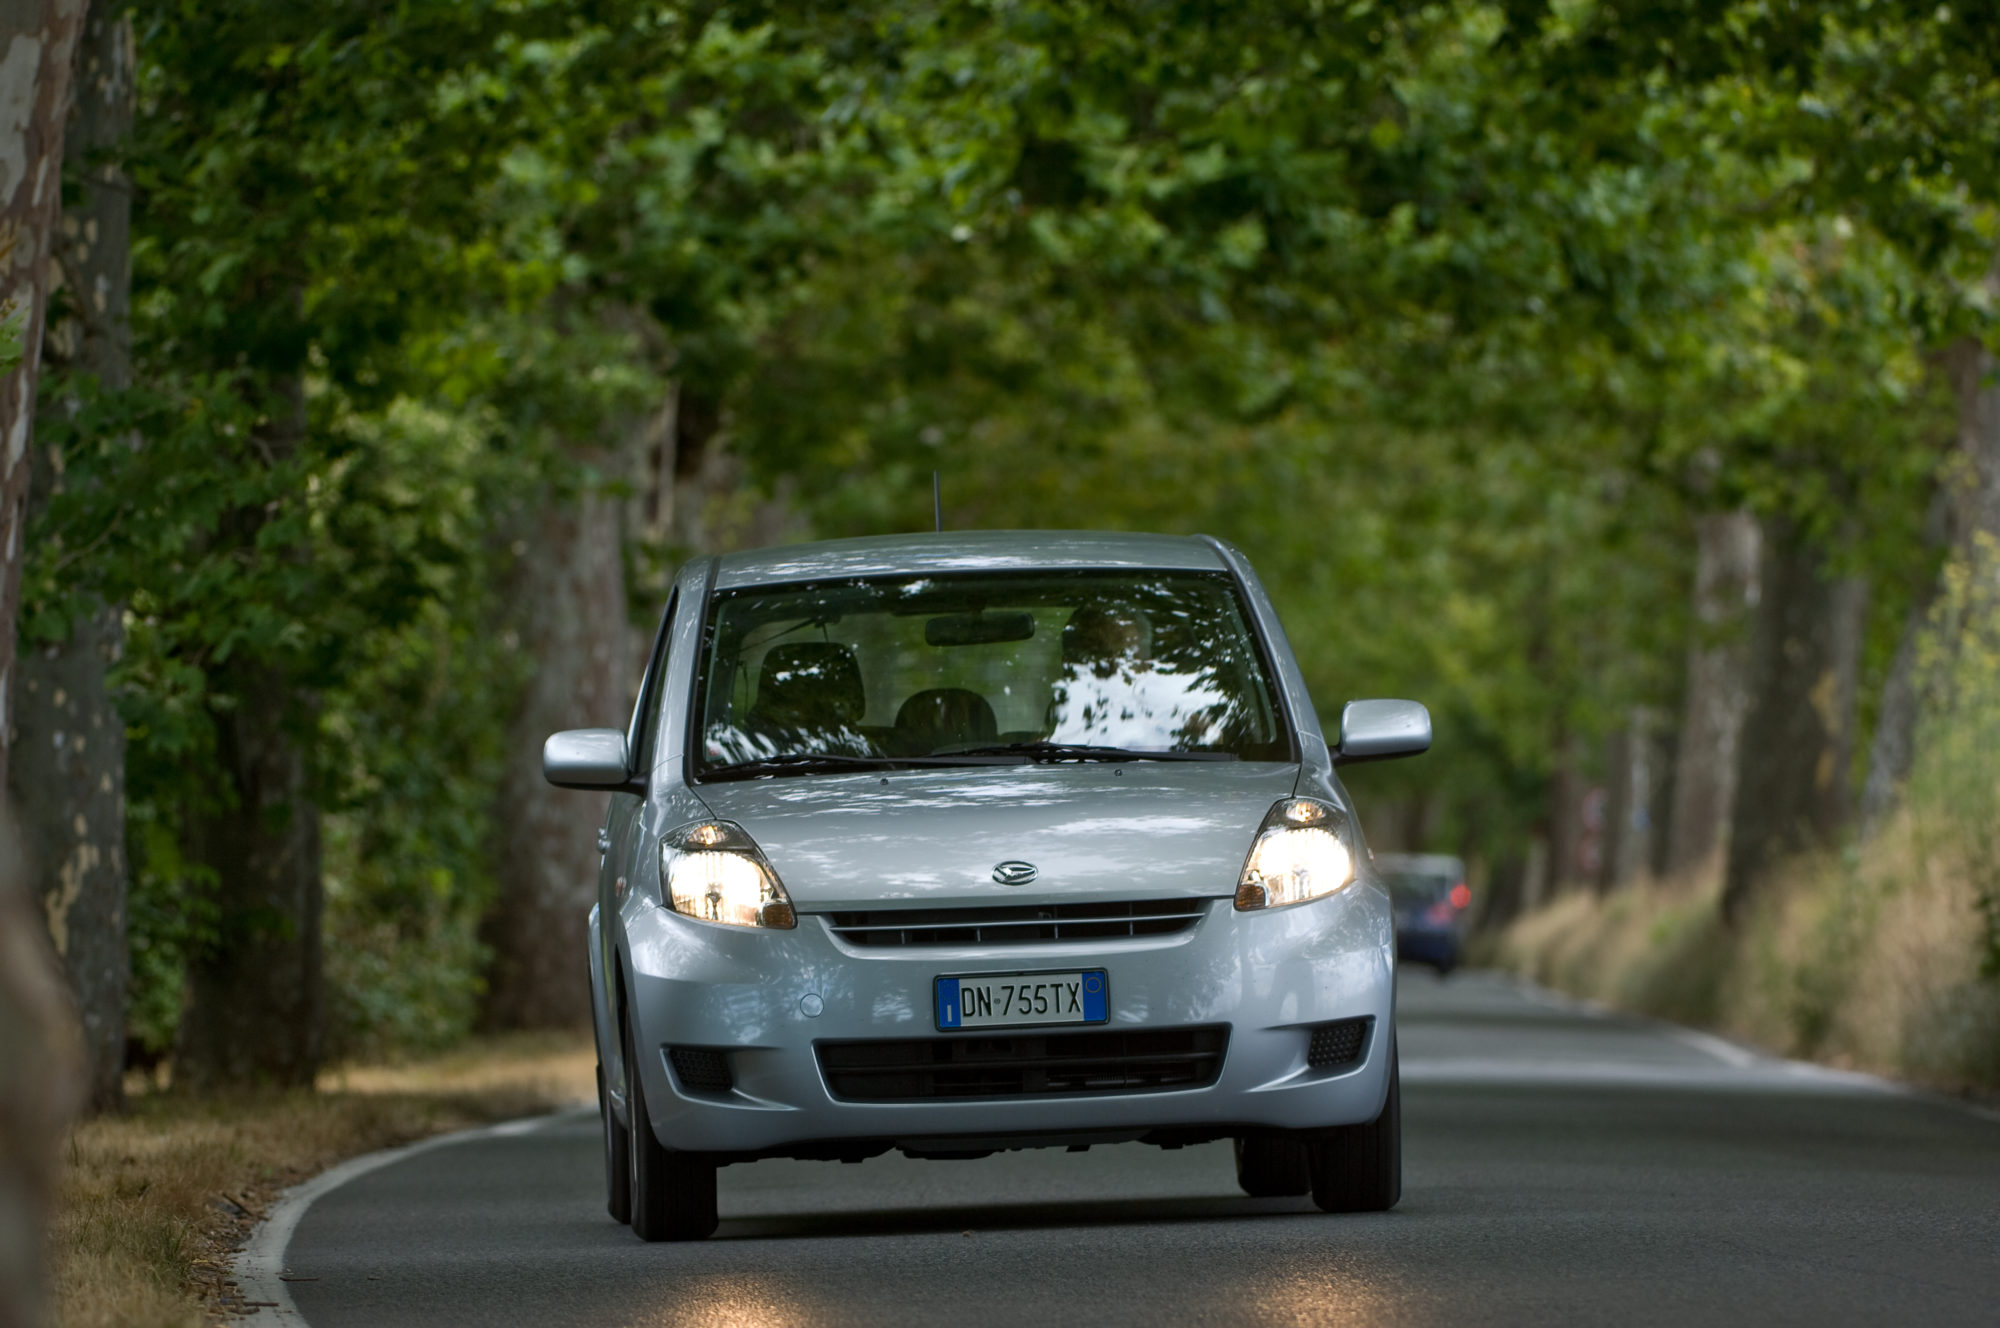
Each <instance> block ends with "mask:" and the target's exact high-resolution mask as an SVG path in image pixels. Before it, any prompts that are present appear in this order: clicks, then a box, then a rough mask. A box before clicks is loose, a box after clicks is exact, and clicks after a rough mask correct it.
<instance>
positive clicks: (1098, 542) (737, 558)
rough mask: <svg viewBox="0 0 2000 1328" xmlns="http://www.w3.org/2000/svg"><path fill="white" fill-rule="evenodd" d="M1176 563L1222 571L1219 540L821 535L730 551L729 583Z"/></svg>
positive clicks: (1033, 534) (1014, 533)
mask: <svg viewBox="0 0 2000 1328" xmlns="http://www.w3.org/2000/svg"><path fill="white" fill-rule="evenodd" d="M1043 567H1047V568H1077V567H1106V568H1135V569H1136V568H1172V569H1190V570H1200V571H1216V572H1219V571H1224V570H1227V567H1228V564H1227V563H1225V562H1224V561H1223V559H1222V555H1221V553H1220V552H1219V551H1218V550H1217V549H1216V547H1215V545H1213V544H1211V543H1209V542H1208V541H1207V540H1205V539H1203V538H1202V537H1200V536H1198V535H1136V534H1129V533H1126V532H1122V531H1097V530H948V531H942V532H931V531H925V532H923V533H921V534H914V535H871V536H868V537H867V538H864V539H841V540H820V541H818V542H816V543H812V544H787V545H782V546H779V547H777V548H770V549H752V550H749V551H747V552H744V553H730V554H724V555H723V556H722V559H721V566H720V567H719V568H718V569H717V572H716V584H717V585H718V586H720V587H724V588H732V587H739V586H756V585H772V584H776V583H779V582H785V581H821V580H834V579H844V578H847V577H863V576H893V575H896V574H898V573H904V572H917V573H923V572H993V571H1013V570H1031V569H1034V568H1043Z"/></svg>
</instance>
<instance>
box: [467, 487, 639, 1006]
mask: <svg viewBox="0 0 2000 1328" xmlns="http://www.w3.org/2000/svg"><path fill="white" fill-rule="evenodd" d="M619 506H620V504H619V503H618V502H617V501H615V500H613V499H610V498H606V497H603V496H601V495H595V494H593V495H588V496H586V497H584V498H582V499H581V500H578V501H573V502H565V503H558V504H551V505H550V506H548V507H546V508H545V509H543V510H542V511H541V512H539V513H538V514H536V517H535V519H534V523H533V526H532V529H531V530H530V532H529V533H528V535H527V536H526V537H525V538H524V539H523V540H522V542H521V543H520V544H519V545H517V547H519V548H523V549H524V550H525V552H524V553H523V554H522V556H521V557H520V559H519V561H518V563H517V565H516V567H515V569H514V574H513V585H512V587H511V593H510V594H509V595H508V597H507V602H508V603H509V605H510V606H511V608H512V622H511V624H510V629H511V630H512V631H513V632H515V633H516V634H517V635H518V636H519V639H520V642H521V647H522V649H523V651H524V652H525V654H526V655H527V657H528V658H529V659H531V660H533V661H534V673H533V675H532V677H531V678H530V679H529V682H528V686H527V690H526V692H525V693H524V695H523V696H522V698H521V704H520V707H519V709H518V710H517V711H516V712H515V714H514V716H513V718H512V720H511V722H510V724H509V729H508V751H509V753H510V759H509V760H508V762H507V768H506V773H505V774H504V775H503V776H502V778H501V786H500V790H499V795H498V803H497V806H496V809H495V811H496V815H495V818H494V821H495V826H496V828H497V831H498V837H499V859H498V862H497V864H496V865H497V869H498V870H497V876H498V881H499V898H498V899H497V900H496V902H495V904H494V906H493V909H492V911H491V912H490V913H489V914H488V916H487V920H486V925H485V927H484V928H483V929H482V932H483V937H484V939H485V941H486V943H487V944H488V945H490V946H491V947H492V949H493V967H492V971H491V975H490V980H489V984H488V989H487V1000H486V1008H485V1011H484V1014H483V1022H484V1023H485V1024H486V1025H487V1026H489V1027H494V1028H551V1027H567V1026H573V1025H576V1024H579V1023H582V1022H583V1021H585V1020H586V1019H588V1018H589V1007H588V1006H587V1005H586V1004H585V1001H584V981H583V972H584V960H585V953H586V951H585V936H584V927H585V922H586V919H587V917H588V915H589V913H590V905H591V902H592V901H593V900H594V899H595V898H596V894H597V868H598V855H597V827H598V825H599V823H600V822H601V821H602V818H603V812H604V804H603V800H602V799H601V798H597V797H589V796H585V795H581V794H577V793H562V792H558V791H556V790H554V789H551V788H550V787H549V786H548V785H547V784H546V783H545V782H543V780H542V742H543V740H544V739H546V738H547V737H548V736H549V734H551V733H553V732H555V731H556V730H558V729H567V728H580V727H593V726H604V727H623V726H624V723H625V720H626V718H627V716H628V715H629V713H630V710H631V706H632V690H633V686H632V684H633V678H632V677H631V676H629V675H630V672H631V668H630V662H631V660H632V659H633V658H634V652H633V648H632V646H631V645H630V643H629V637H630V635H631V631H630V628H629V626H628V624H627V618H626V596H625V561H624V548H623V540H622V538H621V531H620V521H619Z"/></svg>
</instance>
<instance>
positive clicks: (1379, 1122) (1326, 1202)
mask: <svg viewBox="0 0 2000 1328" xmlns="http://www.w3.org/2000/svg"><path fill="white" fill-rule="evenodd" d="M1312 1196H1313V1202H1314V1203H1315V1204H1317V1205H1318V1206H1319V1207H1320V1209H1321V1210H1322V1211H1324V1212H1328V1213H1386V1212H1388V1211H1389V1210H1390V1209H1391V1208H1394V1207H1395V1206H1396V1201H1397V1200H1398V1199H1400V1198H1402V1197H1403V1089H1402V1068H1401V1065H1400V1063H1399V1061H1398V1059H1397V1056H1396V1044H1395V1043H1394V1042H1391V1043H1390V1044H1389V1096H1388V1099H1387V1100H1386V1101H1384V1102H1383V1103H1382V1113H1381V1114H1380V1115H1379V1116H1377V1117H1376V1118H1375V1119H1374V1120H1372V1121H1369V1122H1367V1123H1366V1124H1363V1125H1344V1126H1342V1127H1341V1128H1340V1129H1337V1130H1334V1131H1331V1132H1330V1133H1328V1134H1327V1135H1326V1136H1325V1137H1324V1138H1322V1139H1320V1140H1319V1141H1318V1142H1317V1143H1315V1144H1314V1145H1313V1148H1312Z"/></svg>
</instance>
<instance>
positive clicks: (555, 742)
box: [542, 729, 635, 792]
mask: <svg viewBox="0 0 2000 1328" xmlns="http://www.w3.org/2000/svg"><path fill="white" fill-rule="evenodd" d="M542 778H544V779H546V780H548V781H549V783H551V784H554V785H555V786H556V787H557V788H568V789H623V790H625V791H627V792H632V791H635V790H634V789H633V787H632V786H633V780H632V777H631V775H630V774H628V773H627V771H626V761H625V735H624V734H623V733H621V732H619V731H618V730H617V729H564V730H563V731H562V732H561V733H551V734H550V735H549V739H548V741H547V742H545V743H543V744H542Z"/></svg>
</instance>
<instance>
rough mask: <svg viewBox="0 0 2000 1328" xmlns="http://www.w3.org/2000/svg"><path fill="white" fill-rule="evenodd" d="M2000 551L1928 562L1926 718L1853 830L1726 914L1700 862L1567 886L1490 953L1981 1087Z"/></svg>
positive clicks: (1999, 969)
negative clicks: (1869, 823) (1697, 867)
mask: <svg viewBox="0 0 2000 1328" xmlns="http://www.w3.org/2000/svg"><path fill="white" fill-rule="evenodd" d="M1996 570H2000V559H1996V558H1995V557H1994V549H1993V547H1992V546H1990V545H1987V546H1984V547H1983V548H1982V550H1981V552H1980V556H1979V558H1978V560H1977V561H1976V562H1974V563H1972V564H1954V565H1953V566H1951V567H1950V568H1948V569H1947V572H1946V575H1945V578H1944V591H1943V594H1942V596H1941V598H1940V600H1939V603H1938V604H1937V606H1936V607H1935V609H1934V610H1933V612H1932V615H1931V621H1930V626H1929V628H1928V630H1927V631H1926V632H1925V633H1924V634H1923V635H1922V636H1921V637H1920V639H1919V643H1918V649H1919V672H1920V679H1919V686H1920V688H1921V689H1922V691H1923V692H1924V694H1925V695H1926V698H1927V700H1928V701H1929V713H1930V718H1929V719H1928V721H1927V722H1926V724H1925V727H1924V731H1923V735H1922V737H1923V742H1922V746H1921V748H1920V754H1919V756H1918V758H1917V761H1916V765H1915V768H1914V770H1913V771H1912V774H1911V777H1910V781H1909V784H1908V786H1907V788H1906V790H1905V794H1904V797H1903V799H1902V801H1901V803H1900V804H1899V805H1898V806H1897V808H1896V809H1895V810H1894V811H1893V812H1891V813H1890V814H1889V815H1888V816H1887V817H1886V819H1885V820H1884V822H1883V823H1881V824H1879V825H1876V826H1873V827H1871V828H1870V829H1871V833H1869V834H1868V835H1867V836H1866V837H1865V838H1861V839H1858V840H1854V841H1849V842H1847V843H1845V844H1843V845H1841V846H1839V847H1837V848H1832V849H1827V850H1824V851H1821V852H1818V853H1814V854H1809V855H1803V856H1800V857H1797V858H1794V859H1792V860H1790V861H1789V862H1787V863H1786V864H1785V865H1784V866H1783V867H1782V868H1781V869H1779V870H1778V871H1777V872H1776V873H1775V874H1774V877H1773V879H1772V880H1771V882H1770V883H1769V886H1768V887H1767V888H1766V889H1765V890H1764V891H1763V892H1762V893H1761V895H1760V896H1759V898H1758V899H1757V900H1756V902H1755V903H1754V904H1753V905H1752V906H1751V907H1750V908H1749V909H1748V910H1747V912H1746V913H1745V914H1744V916H1742V917H1741V919H1740V920H1739V921H1738V922H1737V924H1736V925H1734V926H1732V925H1729V924H1728V923H1726V922H1725V920H1724V918H1725V915H1724V910H1723V888H1722V886H1723V882H1722V879H1721V876H1720V874H1719V873H1718V872H1708V873H1699V872H1697V873H1691V874H1689V875H1688V876H1684V877H1681V878H1676V879H1665V880H1662V879H1657V878H1651V877H1648V878H1646V879H1643V880H1641V881H1637V882H1633V883H1630V884H1627V885H1624V886H1622V887H1621V888H1617V889H1614V890H1611V891H1608V892H1603V893H1600V892H1597V891H1594V890H1578V891H1573V892H1571V893H1568V894H1566V895H1564V896H1562V897H1561V898H1559V899H1557V900H1556V901H1554V902H1553V903H1551V904H1549V905H1548V906H1546V907H1543V908H1540V909H1537V910H1535V911H1532V912H1530V913H1528V914H1526V915H1524V916H1522V917H1520V918H1518V919H1516V920H1515V921H1514V922H1513V923H1512V924H1511V925H1509V926H1508V927H1506V928H1505V929H1504V930H1503V931H1500V932H1498V933H1496V934H1494V935H1492V936H1490V937H1488V938H1486V939H1485V941H1484V942H1483V943H1482V947H1481V948H1482V952H1483V953H1484V955H1485V956H1486V957H1487V958H1488V959H1489V960H1490V961H1491V962H1494V963H1496V964H1498V965H1500V966H1502V967H1505V968H1509V969H1512V970H1514V971H1516V972H1519V973H1521V974H1523V975H1524V976H1527V977H1530V978H1533V979H1534V980H1536V981H1538V982H1543V983H1547V984H1548V985H1550V986H1553V987H1557V988H1560V989H1562V990H1564V991H1568V992H1572V993H1574V994H1576V995H1580V996H1586V997H1590V998H1593V999H1596V1000H1601V1001H1603V1002H1605V1003H1607V1004H1610V1005H1615V1006H1619V1007H1621V1008H1624V1009H1628V1010H1636V1011H1639V1012H1641V1013H1645V1014H1652V1015H1657V1016H1660V1017H1662V1018H1666V1019H1671V1020H1675V1021H1678V1022H1681V1023H1688V1024H1694V1025H1698V1026H1704V1027H1708V1028H1713V1029H1716V1030H1718V1031H1721V1032H1724V1033H1727V1034H1730V1035H1732V1036H1735V1037H1739V1038H1742V1039H1744V1040H1746V1041H1749V1042H1752V1043H1756V1044H1759V1045H1761V1046H1764V1047H1767V1048H1770V1049H1772V1050H1775V1051H1779V1052H1782V1053H1783V1054H1785V1055H1788V1056H1796V1057H1802V1058H1807V1059H1812V1060H1819V1061H1824V1062H1827V1063H1829V1064H1832V1065H1836V1066H1841V1067H1843V1068H1852V1069H1861V1070H1868V1071H1872V1072H1875V1073H1878V1074H1886V1075H1890V1076H1892V1077H1896V1078H1900V1079H1905V1080H1909V1081H1911V1082H1915V1083H1920V1084H1926V1085H1930V1086H1932V1087H1936V1088H1940V1089H1944V1090H1948V1091H1971V1092H1977V1093H1982V1094H1986V1095H1991V1094H1995V1093H2000V981H1996V979H2000V748H1997V747H1996V746H1995V743H1994V735H1995V734H2000V631H1996V630H1995V619H1994V617H1993V616H1992V614H1991V613H1990V611H1989V610H1990V605H1991V603H1992V599H1993V596H1994V595H1995V594H1996V593H2000V578H1996V575H1995V573H1996Z"/></svg>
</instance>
